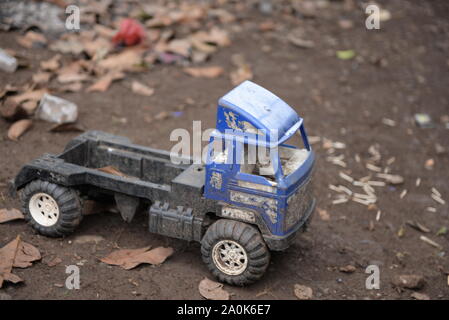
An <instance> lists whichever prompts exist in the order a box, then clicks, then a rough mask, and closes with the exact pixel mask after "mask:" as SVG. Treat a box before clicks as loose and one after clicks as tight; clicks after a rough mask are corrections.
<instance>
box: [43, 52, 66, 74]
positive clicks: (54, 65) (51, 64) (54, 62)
mask: <svg viewBox="0 0 449 320" xmlns="http://www.w3.org/2000/svg"><path fill="white" fill-rule="evenodd" d="M59 60H61V55H60V54H56V55H54V56H53V57H52V58H51V59H48V60H45V61H41V63H40V66H41V68H42V70H45V71H55V70H57V69H58V68H59V65H60V64H59Z"/></svg>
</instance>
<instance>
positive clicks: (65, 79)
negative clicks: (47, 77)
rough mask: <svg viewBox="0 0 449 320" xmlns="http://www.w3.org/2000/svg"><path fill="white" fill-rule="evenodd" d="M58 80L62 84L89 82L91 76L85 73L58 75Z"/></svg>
mask: <svg viewBox="0 0 449 320" xmlns="http://www.w3.org/2000/svg"><path fill="white" fill-rule="evenodd" d="M57 79H58V82H60V83H71V82H82V81H86V80H88V79H89V76H88V75H87V74H84V73H64V74H60V75H58V78H57Z"/></svg>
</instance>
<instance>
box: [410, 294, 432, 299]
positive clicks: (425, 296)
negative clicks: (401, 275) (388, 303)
mask: <svg viewBox="0 0 449 320" xmlns="http://www.w3.org/2000/svg"><path fill="white" fill-rule="evenodd" d="M410 297H412V298H414V299H416V300H430V298H429V296H428V295H427V294H424V293H419V292H413V293H412V294H411V295H410Z"/></svg>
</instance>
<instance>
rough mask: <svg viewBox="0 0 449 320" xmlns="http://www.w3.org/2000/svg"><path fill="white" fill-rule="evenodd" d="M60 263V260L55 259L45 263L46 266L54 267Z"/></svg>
mask: <svg viewBox="0 0 449 320" xmlns="http://www.w3.org/2000/svg"><path fill="white" fill-rule="evenodd" d="M61 262H62V260H61V258H58V257H55V258H53V259H51V260H50V261H48V262H47V266H49V267H54V266H57V265H58V264H60V263H61Z"/></svg>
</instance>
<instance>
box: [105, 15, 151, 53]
mask: <svg viewBox="0 0 449 320" xmlns="http://www.w3.org/2000/svg"><path fill="white" fill-rule="evenodd" d="M144 37H145V30H144V29H143V27H142V25H141V24H140V23H139V22H137V21H136V20H134V19H130V18H128V19H125V20H123V21H122V22H121V23H120V29H119V31H118V33H117V34H116V35H115V36H114V38H113V39H112V42H113V43H114V44H115V45H125V46H133V45H136V44H139V43H140V42H141V41H142V40H143V38H144Z"/></svg>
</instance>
